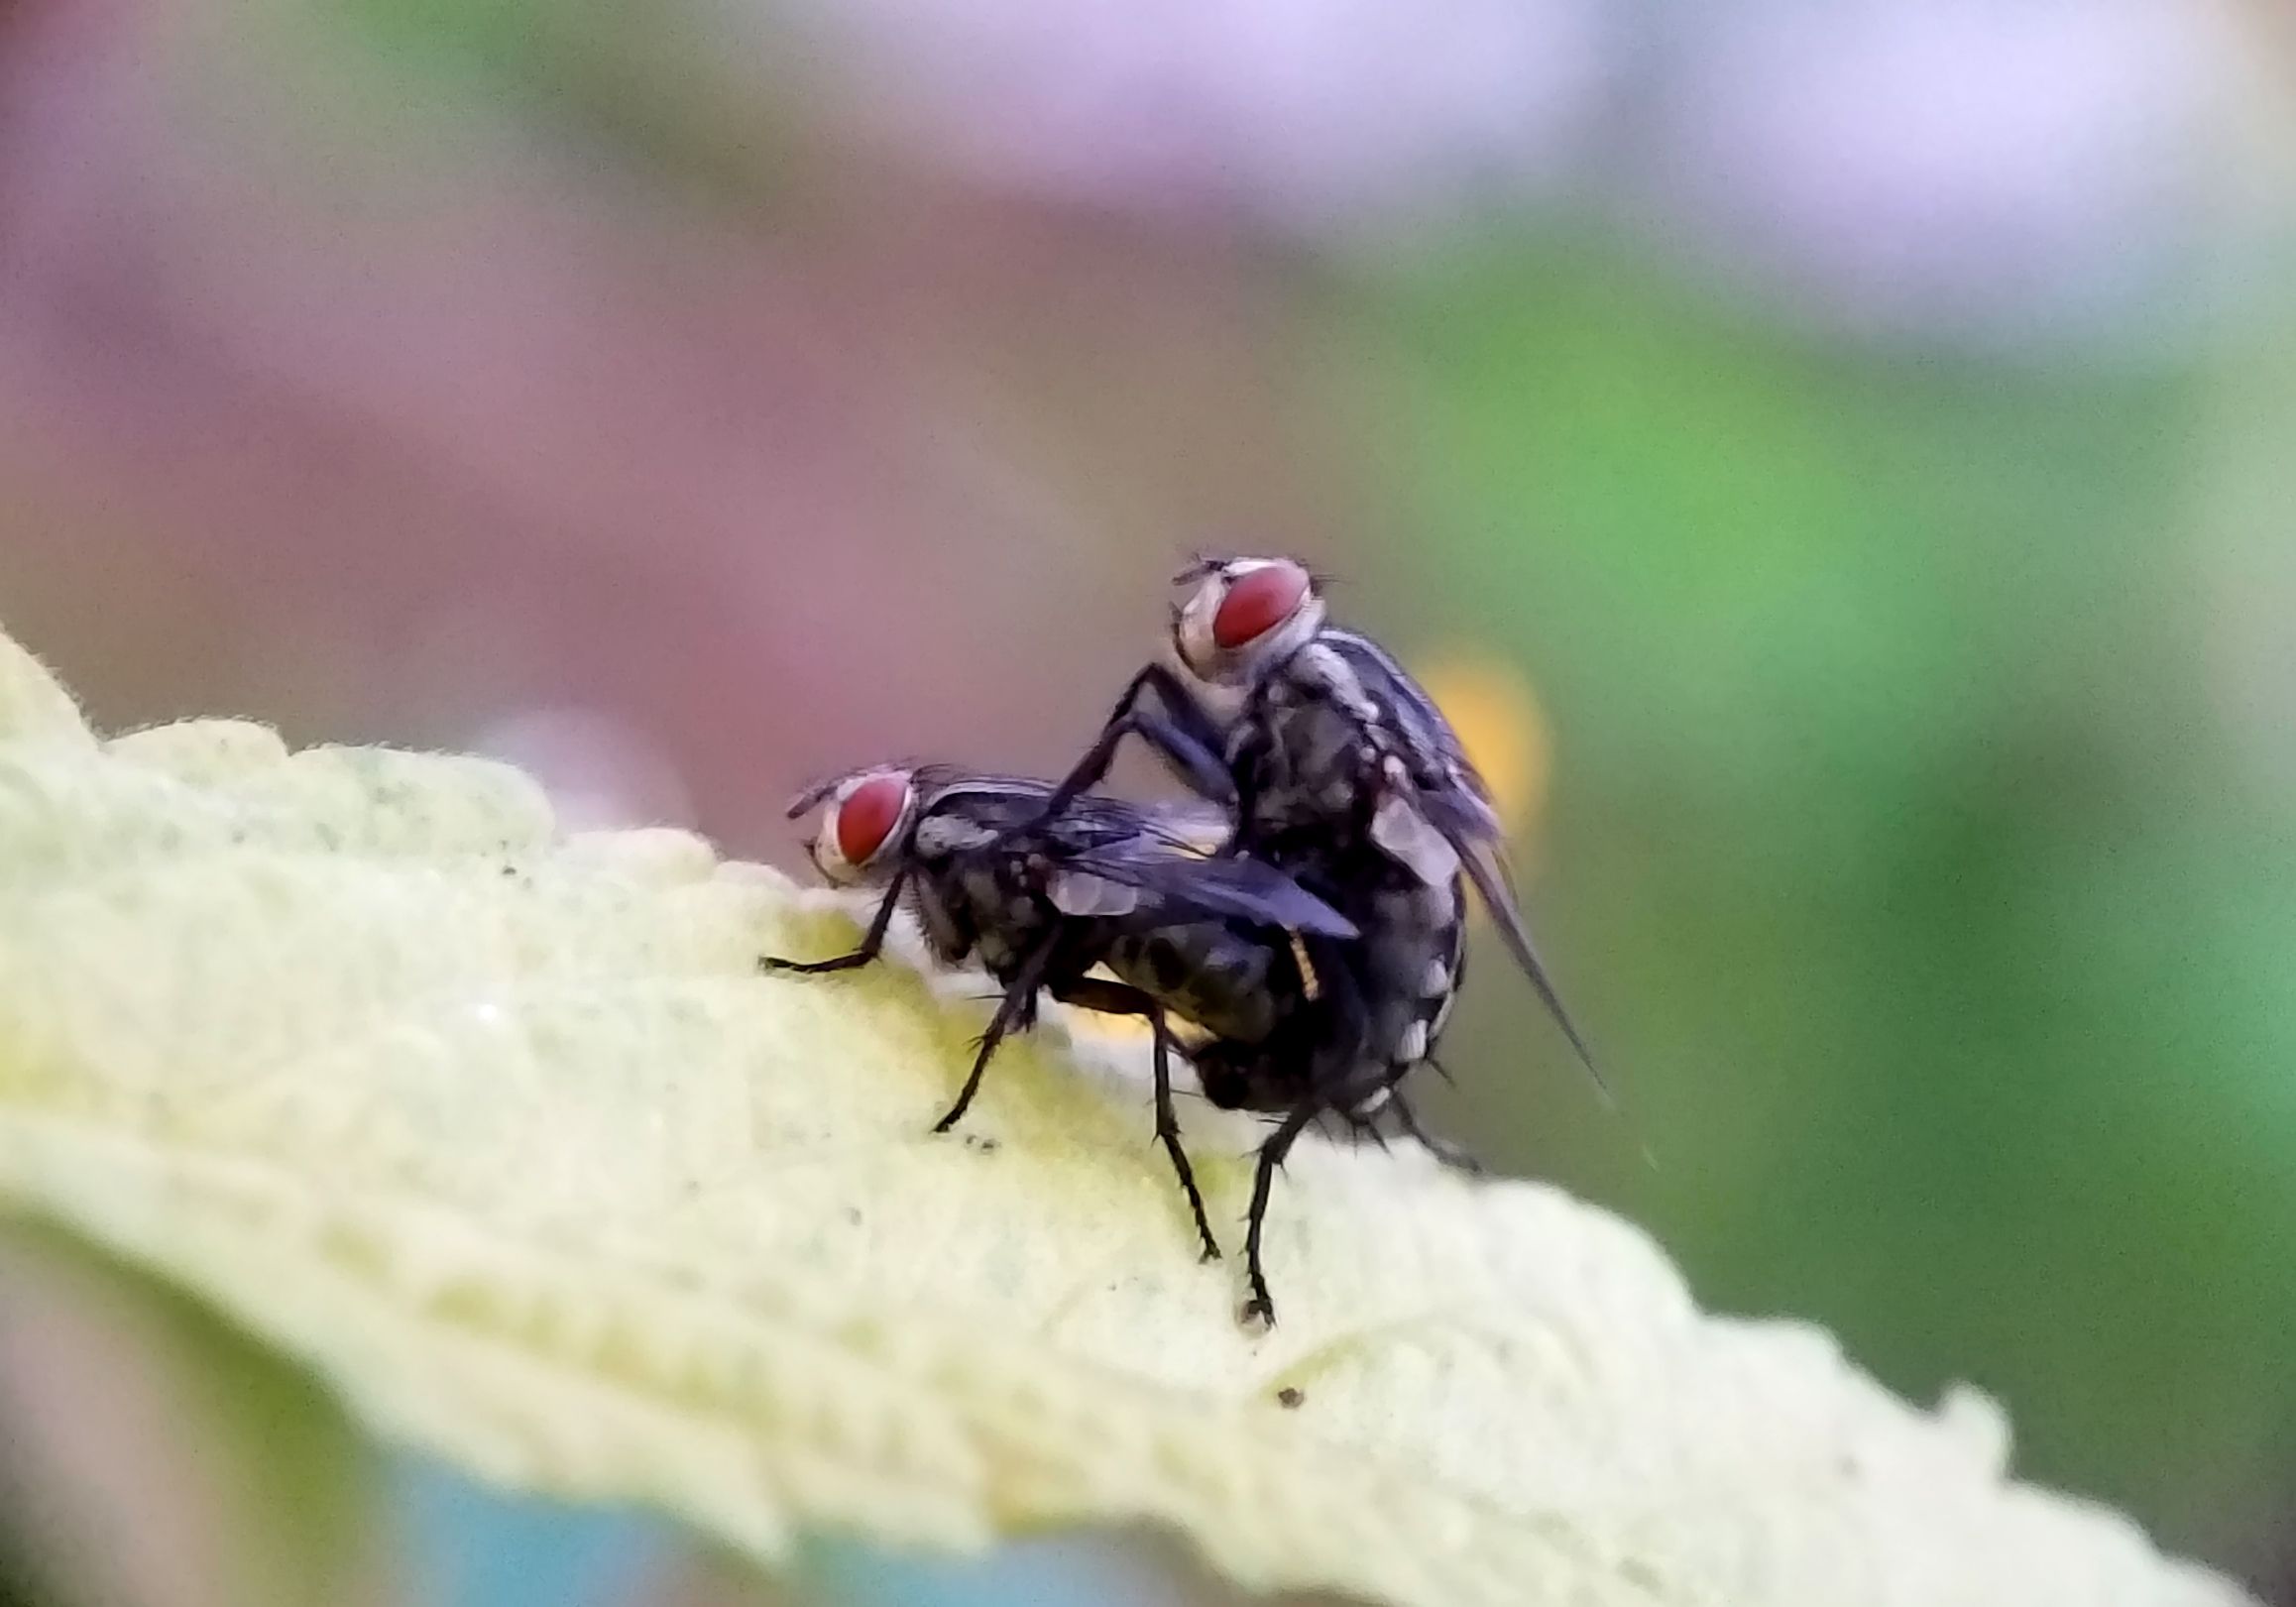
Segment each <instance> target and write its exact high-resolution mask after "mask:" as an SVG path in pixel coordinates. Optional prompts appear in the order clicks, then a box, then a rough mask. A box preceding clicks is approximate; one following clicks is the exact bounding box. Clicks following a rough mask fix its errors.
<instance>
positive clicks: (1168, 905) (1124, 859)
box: [1061, 833, 1357, 938]
mask: <svg viewBox="0 0 2296 1607" xmlns="http://www.w3.org/2000/svg"><path fill="white" fill-rule="evenodd" d="M1061 863H1062V869H1063V871H1064V873H1065V874H1066V875H1067V877H1068V878H1069V880H1070V883H1071V885H1076V884H1077V880H1078V878H1080V877H1093V878H1097V879H1099V880H1101V881H1106V882H1112V883H1115V884H1116V885H1117V886H1120V887H1128V888H1132V889H1136V890H1137V891H1138V893H1139V894H1140V897H1139V898H1138V900H1137V901H1136V902H1135V903H1134V904H1133V905H1132V906H1131V907H1130V908H1129V909H1127V910H1125V911H1123V913H1126V914H1129V915H1133V916H1135V917H1137V918H1138V919H1140V920H1142V921H1144V922H1151V923H1170V922H1173V921H1185V920H1204V919H1210V920H1240V921H1249V922H1250V923H1252V924H1253V925H1255V926H1269V927H1275V928H1278V929H1280V930H1283V931H1287V932H1314V933H1318V934H1320V935H1322V936H1325V937H1333V938H1352V937H1355V936H1356V935H1357V931H1356V927H1355V923H1354V922H1352V921H1350V920H1348V919H1347V917H1346V916H1344V915H1342V914H1340V913H1339V912H1338V911H1337V910H1335V909H1333V908H1332V907H1331V906H1330V905H1329V904H1326V903H1324V902H1323V900H1322V899H1320V898H1318V897H1317V896H1316V895H1315V894H1314V893H1312V892H1310V891H1308V889H1307V888H1305V887H1303V886H1301V885H1300V884H1299V883H1298V882H1296V881H1294V880H1293V879H1292V878H1291V877H1290V876H1287V875H1285V874H1284V873H1283V872H1282V871H1281V870H1278V869H1277V868H1275V866H1273V865H1270V864H1263V863H1261V862H1260V861H1257V860H1249V859H1243V858H1241V857H1234V858H1228V859H1218V860H1210V859H1205V858H1203V857H1202V856H1201V855H1200V854H1198V853H1196V852H1194V851H1192V850H1187V849H1180V848H1175V847H1174V846H1173V845H1172V844H1170V843H1169V842H1166V841H1165V840H1163V839H1162V838H1161V837H1159V836H1157V835H1155V834H1153V833H1142V834H1140V835H1136V836H1134V837H1131V838H1127V839H1120V840H1116V841H1111V842H1106V843H1103V844H1100V845H1098V846H1096V847H1092V848H1087V849H1077V850H1074V851H1072V852H1070V853H1068V854H1065V855H1063V856H1062V857H1061ZM1077 896H1078V897H1080V898H1082V897H1085V896H1088V895H1086V894H1085V893H1083V892H1082V891H1080V892H1079V893H1078V894H1077ZM1095 901H1096V903H1097V904H1098V906H1099V908H1100V909H1102V910H1103V911H1105V912H1107V913H1116V910H1115V908H1114V905H1115V904H1116V902H1117V901H1116V900H1113V899H1109V898H1105V897H1100V898H1098V899H1096V900H1095Z"/></svg>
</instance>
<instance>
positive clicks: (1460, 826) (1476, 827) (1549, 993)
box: [1320, 630, 1616, 1103]
mask: <svg viewBox="0 0 2296 1607" xmlns="http://www.w3.org/2000/svg"><path fill="white" fill-rule="evenodd" d="M1320 639H1321V640H1323V641H1325V642H1327V643H1329V644H1330V645H1331V646H1332V647H1333V648H1334V649H1335V650H1337V651H1338V652H1339V653H1341V654H1342V655H1343V656H1344V657H1345V658H1346V659H1347V661H1348V665H1349V667H1350V668H1352V669H1353V670H1354V671H1355V674H1356V678H1357V679H1358V680H1359V681H1360V682H1361V683H1362V685H1363V689H1364V690H1365V691H1366V692H1368V693H1369V694H1370V695H1371V697H1372V699H1373V701H1374V702H1376V703H1377V704H1378V705H1379V707H1380V709H1381V711H1382V713H1383V714H1384V715H1385V716H1386V717H1387V723H1388V726H1389V729H1388V730H1387V731H1385V732H1383V733H1381V734H1380V736H1381V737H1382V739H1383V745H1384V746H1386V747H1387V748H1388V751H1389V756H1390V757H1391V758H1392V759H1393V760H1394V761H1395V763H1396V766H1397V767H1398V768H1400V769H1401V771H1402V772H1403V777H1404V778H1405V779H1406V780H1407V783H1408V785H1409V786H1410V787H1411V788H1412V789H1413V792H1414V793H1415V794H1416V795H1415V796H1413V797H1411V798H1410V799H1409V800H1408V801H1409V803H1410V804H1412V805H1414V806H1416V807H1415V808H1414V809H1412V810H1410V811H1407V813H1413V814H1416V815H1417V816H1418V817H1419V818H1420V819H1422V820H1424V821H1425V823H1426V825H1427V826H1428V827H1432V828H1433V829H1434V831H1435V833H1436V834H1437V835H1438V836H1440V837H1441V838H1442V840H1443V841H1444V842H1446V843H1448V844H1449V845H1450V847H1451V848H1452V850H1453V851H1454V852H1455V853H1456V854H1457V857H1458V869H1459V870H1460V871H1462V872H1463V873H1464V874H1465V875H1466V878H1467V879H1468V880H1469V881H1470V882H1472V883H1474V887H1475V894H1476V896H1477V897H1479V898H1480V899H1482V901H1483V907H1484V908H1485V909H1487V910H1489V911H1490V913H1491V924H1492V925H1493V926H1495V927H1497V928H1498V929H1499V941H1500V942H1501V943H1503V944H1505V945H1506V947H1507V952H1508V953H1509V954H1510V955H1512V956H1513V957H1514V959H1515V964H1516V965H1517V966H1519V967H1520V968H1521V969H1522V972H1523V975H1524V976H1527V977H1529V978H1530V981H1531V986H1532V988H1533V989H1534V990H1535V991H1536V992H1537V993H1538V994H1539V998H1540V1001H1541V1002H1542V1003H1544V1004H1545V1005H1546V1006H1547V1009H1548V1012H1549V1013H1550V1014H1551V1015H1552V1016H1553V1017H1554V1024H1555V1025H1556V1026H1558V1027H1560V1028H1561V1029H1562V1035H1563V1037H1565V1038H1567V1039H1568V1040H1569V1041H1570V1047H1571V1048H1572V1049H1573V1050H1575V1051H1576V1052H1577V1054H1578V1058H1579V1060H1580V1062H1581V1063H1583V1064H1584V1065H1585V1067H1586V1070H1587V1074H1588V1075H1589V1076H1590V1077H1592V1078H1593V1079H1594V1084H1595V1087H1596V1088H1598V1089H1600V1090H1602V1094H1603V1097H1604V1098H1606V1099H1609V1100H1611V1101H1612V1102H1613V1103H1615V1102H1616V1096H1615V1095H1614V1094H1613V1093H1612V1091H1611V1088H1610V1085H1609V1083H1608V1082H1607V1081H1605V1080H1604V1078H1603V1075H1602V1070H1601V1068H1600V1067H1598V1066H1597V1065H1596V1064H1595V1061H1594V1052H1593V1051H1592V1050H1591V1049H1589V1048H1588V1047H1587V1043H1586V1038H1585V1036H1584V1034H1582V1033H1581V1032H1580V1031H1579V1030H1578V1024H1577V1023H1576V1022H1574V1021H1572V1020H1571V1018H1570V1012H1569V1011H1568V1010H1567V1009H1565V1008H1564V1007H1563V1003H1562V997H1561V995H1560V994H1559V993H1558V992H1556V991H1555V987H1554V983H1553V980H1552V979H1551V978H1550V976H1548V974H1547V966H1546V963H1545V962H1544V961H1542V960H1541V959H1540V958H1539V950H1538V948H1537V946H1536V945H1534V944H1533V943H1532V941H1531V932H1530V929H1529V927H1528V926H1526V925H1525V923H1524V920H1523V911H1522V909H1521V907H1520V906H1519V905H1518V904H1517V902H1516V900H1515V886H1514V878H1513V876H1512V875H1511V874H1510V873H1509V871H1508V867H1507V855H1506V838H1505V833H1504V831H1503V829H1502V827H1501V825H1500V822H1499V812H1498V810H1497V809H1495V808H1494V807H1493V806H1492V803H1491V795H1490V790H1489V789H1488V788H1487V787H1485V786H1484V784H1483V778H1482V777H1481V776H1480V775H1478V774H1476V773H1475V767H1474V765H1472V764H1470V763H1469V762H1468V761H1467V754H1466V749H1465V747H1464V746H1461V744H1460V742H1459V739H1458V734H1457V733H1456V732H1454V731H1452V730H1451V725H1450V722H1449V721H1447V720H1445V719H1444V718H1443V715H1442V711H1441V710H1440V709H1438V708H1436V707H1435V699H1434V698H1432V697H1430V696H1428V693H1427V689H1426V688H1425V687H1423V686H1421V685H1420V684H1419V683H1418V682H1417V681H1415V680H1413V679H1412V678H1411V676H1410V674H1409V673H1407V672H1406V671H1405V670H1404V668H1403V666H1402V665H1400V664H1398V663H1397V662H1396V661H1395V660H1394V659H1393V658H1391V657H1389V656H1388V654H1387V652H1386V651H1385V650H1384V649H1383V648H1381V647H1380V646H1379V645H1378V643H1376V642H1374V641H1371V640H1369V639H1368V638H1366V637H1363V636H1359V635H1356V634H1354V633H1353V632H1352V631H1335V630H1326V631H1323V633H1322V636H1321V638H1320ZM1399 802H1401V800H1399ZM1388 807H1390V806H1383V808H1382V811H1381V813H1382V814H1383V815H1384V814H1386V813H1387V809H1388ZM1376 830H1377V826H1376V823H1375V831H1376ZM1389 831H1390V834H1391V835H1392V836H1393V837H1395V839H1396V840H1397V841H1398V843H1399V844H1410V843H1412V842H1413V841H1414V834H1413V833H1412V832H1410V831H1406V830H1403V829H1401V828H1400V827H1393V826H1391V827H1390V828H1389ZM1383 846H1384V844H1383ZM1391 852H1394V851H1391ZM1398 858H1404V859H1405V862H1406V863H1414V862H1416V861H1413V860H1411V859H1408V858H1405V857H1404V856H1403V855H1401V854H1399V855H1398ZM1430 858H1431V861H1432V857H1430ZM1433 862H1439V861H1433Z"/></svg>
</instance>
